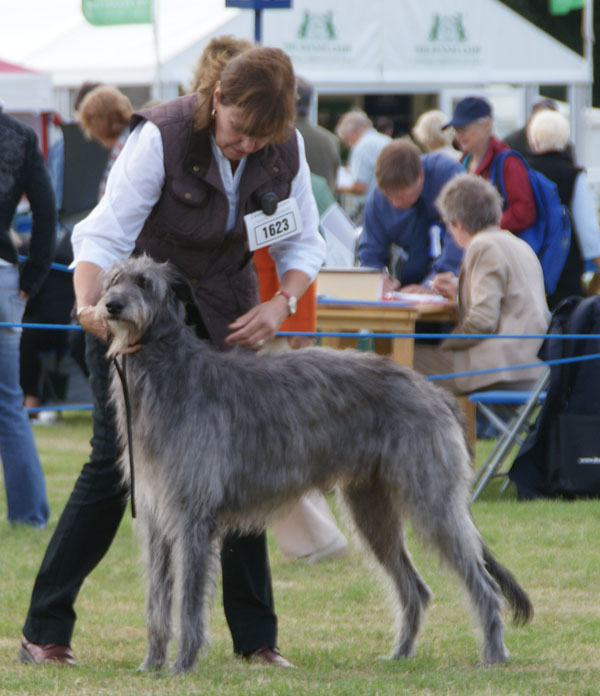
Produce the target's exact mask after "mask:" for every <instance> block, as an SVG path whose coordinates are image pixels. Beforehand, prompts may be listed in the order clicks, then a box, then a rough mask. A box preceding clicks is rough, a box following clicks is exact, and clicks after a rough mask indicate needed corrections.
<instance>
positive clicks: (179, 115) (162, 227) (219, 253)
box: [131, 95, 299, 348]
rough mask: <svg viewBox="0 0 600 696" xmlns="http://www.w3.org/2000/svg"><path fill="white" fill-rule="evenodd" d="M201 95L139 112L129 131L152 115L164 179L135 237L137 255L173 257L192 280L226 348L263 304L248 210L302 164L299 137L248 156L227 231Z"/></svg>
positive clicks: (285, 191) (281, 194)
mask: <svg viewBox="0 0 600 696" xmlns="http://www.w3.org/2000/svg"><path fill="white" fill-rule="evenodd" d="M195 104H196V95H189V96H186V97H179V98H177V99H173V100H171V101H169V102H165V103H164V104H159V105H158V106H155V107H152V108H150V109H146V110H143V111H139V112H137V113H135V114H134V115H133V116H132V119H131V129H132V130H133V128H135V126H136V125H137V124H138V123H140V122H141V121H143V120H148V121H152V123H154V124H155V125H156V126H157V127H158V129H159V130H160V134H161V137H162V143H163V151H164V166H165V183H164V187H163V191H162V194H161V197H160V198H159V200H158V202H157V203H156V205H155V206H154V208H153V209H152V211H151V213H150V215H149V216H148V218H147V220H146V222H145V224H144V227H143V228H142V231H141V232H140V235H139V237H138V239H137V242H136V247H135V253H138V254H140V253H147V254H149V255H150V256H152V258H154V259H156V260H157V261H170V262H171V263H173V264H174V265H175V266H177V268H179V269H180V270H181V271H182V273H183V274H184V275H185V276H186V277H187V278H188V280H189V281H190V283H191V285H192V288H193V291H194V299H195V301H196V303H197V305H198V308H199V310H200V313H201V315H202V319H203V321H204V323H205V325H206V328H207V330H208V333H209V334H210V336H211V339H212V340H213V341H214V343H216V344H217V345H218V346H220V347H221V348H223V347H224V338H225V336H227V334H228V333H229V330H228V328H227V326H228V324H230V323H231V322H232V321H234V319H237V318H238V317H239V316H240V315H242V314H244V313H245V312H247V311H248V310H249V309H250V308H251V307H253V306H254V305H256V304H257V303H258V301H259V300H258V289H257V282H256V272H255V270H254V264H253V263H252V254H251V252H250V251H249V249H248V240H247V237H246V229H245V226H244V221H243V216H244V215H246V214H247V213H251V212H254V211H255V210H259V209H260V207H261V204H260V201H261V198H262V196H263V195H264V194H265V193H268V192H274V193H275V194H276V195H277V197H278V198H279V200H283V199H284V198H288V197H289V195H290V188H291V182H292V179H293V178H294V176H295V175H296V173H297V171H298V167H299V160H298V147H297V143H296V135H295V132H294V131H293V129H290V135H289V137H288V139H287V140H286V141H285V142H284V143H283V144H282V145H267V146H265V147H264V148H262V149H261V150H259V151H258V152H256V153H254V154H252V155H249V156H248V159H247V161H246V166H245V169H244V173H243V174H242V179H241V182H240V187H239V207H238V216H237V219H236V223H235V226H234V229H233V230H232V231H231V232H230V233H229V234H227V235H226V234H225V229H224V228H225V223H226V220H227V212H228V205H229V204H228V202H227V197H226V195H225V192H224V190H223V184H222V182H221V177H220V175H219V170H218V166H217V162H216V161H215V160H214V158H213V155H212V150H211V146H210V132H209V131H196V130H194V129H193V126H192V124H193V114H194V107H195Z"/></svg>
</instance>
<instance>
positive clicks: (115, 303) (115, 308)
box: [104, 297, 125, 319]
mask: <svg viewBox="0 0 600 696" xmlns="http://www.w3.org/2000/svg"><path fill="white" fill-rule="evenodd" d="M104 306H105V307H106V311H107V312H108V313H109V314H110V316H111V317H112V318H113V319H117V318H118V317H119V316H120V315H121V312H122V311H123V310H124V309H125V303H124V302H123V300H120V299H119V298H118V297H117V298H114V299H112V300H109V301H108V302H107V303H106V304H105V305H104Z"/></svg>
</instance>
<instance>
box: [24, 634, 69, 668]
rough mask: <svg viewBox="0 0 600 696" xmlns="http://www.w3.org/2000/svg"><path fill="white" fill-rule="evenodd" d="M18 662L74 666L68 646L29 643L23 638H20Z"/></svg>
mask: <svg viewBox="0 0 600 696" xmlns="http://www.w3.org/2000/svg"><path fill="white" fill-rule="evenodd" d="M19 662H23V663H26V664H32V665H44V664H48V663H54V664H58V665H74V664H76V663H75V660H74V659H73V653H72V652H71V648H70V647H69V646H68V645H55V644H54V643H44V644H42V645H37V644H36V643H30V642H29V641H28V640H27V638H25V636H23V637H22V638H21V648H20V650H19Z"/></svg>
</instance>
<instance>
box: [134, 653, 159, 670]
mask: <svg viewBox="0 0 600 696" xmlns="http://www.w3.org/2000/svg"><path fill="white" fill-rule="evenodd" d="M164 664H165V661H164V660H160V659H157V658H155V657H151V656H149V655H146V657H145V658H144V661H143V662H142V664H141V665H140V666H139V667H138V668H137V671H138V672H159V671H160V670H161V669H162V668H163V667H164Z"/></svg>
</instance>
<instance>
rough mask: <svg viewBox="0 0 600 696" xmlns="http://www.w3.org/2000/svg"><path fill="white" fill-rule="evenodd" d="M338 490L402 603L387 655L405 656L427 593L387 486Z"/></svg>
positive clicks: (411, 646)
mask: <svg viewBox="0 0 600 696" xmlns="http://www.w3.org/2000/svg"><path fill="white" fill-rule="evenodd" d="M342 493H343V496H344V499H345V501H346V504H347V506H348V508H349V510H350V512H351V514H352V517H353V519H354V522H355V524H356V526H357V528H358V530H359V532H360V533H361V535H362V537H363V538H364V540H365V541H366V542H367V543H368V545H369V547H370V548H371V550H372V551H373V553H374V554H375V557H376V558H377V560H378V561H379V562H380V563H381V565H382V566H383V567H384V568H385V570H386V571H387V573H388V574H389V575H390V577H391V578H392V581H393V583H394V586H395V589H396V592H397V594H398V598H399V600H400V604H401V606H402V615H401V623H400V627H399V631H398V636H397V639H396V645H395V647H394V650H393V652H392V655H391V656H392V657H393V658H400V657H408V656H409V655H411V654H412V652H413V650H414V645H415V640H416V637H417V633H418V631H419V627H420V625H421V620H422V618H423V612H424V610H425V607H426V606H427V604H428V602H429V599H430V597H431V593H430V591H429V589H428V587H427V585H426V584H425V582H424V581H423V580H422V579H421V577H420V575H419V573H418V572H417V569H416V568H415V567H414V565H413V563H412V561H411V559H410V556H409V555H408V551H407V550H406V547H405V545H404V531H403V529H402V520H401V517H400V510H399V508H398V504H397V502H396V501H395V499H394V497H393V496H392V494H391V493H390V491H389V489H388V488H387V487H386V486H385V485H384V484H383V483H382V482H380V481H377V480H375V481H372V482H370V483H369V484H364V485H362V484H361V485H360V486H358V485H350V486H348V487H346V488H344V489H343V491H342Z"/></svg>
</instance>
